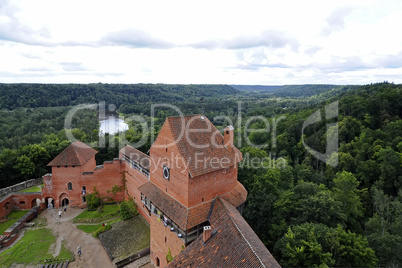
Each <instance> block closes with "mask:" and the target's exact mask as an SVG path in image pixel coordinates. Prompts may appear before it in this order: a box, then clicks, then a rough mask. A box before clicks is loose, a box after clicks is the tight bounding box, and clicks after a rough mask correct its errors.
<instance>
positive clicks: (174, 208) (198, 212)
mask: <svg viewBox="0 0 402 268" xmlns="http://www.w3.org/2000/svg"><path fill="white" fill-rule="evenodd" d="M139 190H140V192H142V193H143V194H144V195H145V196H146V197H147V198H148V199H149V200H151V202H152V203H153V204H154V205H155V206H156V207H157V208H158V209H160V210H161V211H162V212H163V213H164V214H166V216H167V217H168V218H170V219H171V220H172V221H174V222H175V223H176V224H177V225H178V226H179V227H180V228H181V229H183V230H188V229H190V228H192V227H194V226H196V225H198V224H200V223H203V222H205V221H207V220H208V215H209V214H210V212H211V207H212V202H213V200H209V201H207V202H203V203H201V204H199V205H196V206H193V207H190V208H186V207H185V206H183V205H182V204H181V203H180V202H178V201H177V200H176V199H174V198H173V197H171V196H170V195H169V194H167V193H166V192H164V191H163V190H161V189H160V188H159V187H158V186H156V185H155V184H154V183H152V182H150V181H149V182H147V183H145V184H144V185H142V186H140V187H139ZM221 197H222V198H223V199H225V200H227V201H228V202H229V203H230V204H232V205H233V206H235V207H237V206H240V205H241V204H243V203H244V202H246V198H247V191H246V189H245V188H244V186H243V185H242V184H241V183H240V182H237V185H236V187H235V189H233V190H232V191H230V192H229V193H227V194H225V195H222V196H221Z"/></svg>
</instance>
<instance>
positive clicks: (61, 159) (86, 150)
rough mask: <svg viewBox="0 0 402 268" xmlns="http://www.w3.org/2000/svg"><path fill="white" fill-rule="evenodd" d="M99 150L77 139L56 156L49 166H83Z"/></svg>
mask: <svg viewBox="0 0 402 268" xmlns="http://www.w3.org/2000/svg"><path fill="white" fill-rule="evenodd" d="M97 152H98V151H96V150H95V149H92V148H91V147H89V146H88V145H86V144H85V143H82V142H80V141H76V142H74V143H72V144H70V145H69V146H68V147H67V148H66V149H64V151H62V152H61V153H60V154H59V155H58V156H56V157H55V158H54V159H53V160H52V161H51V162H50V163H49V164H48V166H82V165H84V164H85V163H86V162H88V161H89V160H90V159H91V158H92V157H94V156H95V154H96V153H97Z"/></svg>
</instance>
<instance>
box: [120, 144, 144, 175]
mask: <svg viewBox="0 0 402 268" xmlns="http://www.w3.org/2000/svg"><path fill="white" fill-rule="evenodd" d="M120 152H121V153H122V154H123V155H125V156H126V157H128V158H129V159H131V160H132V161H134V162H136V163H137V164H139V165H140V166H142V167H143V168H145V169H147V170H149V155H147V154H144V153H143V152H141V151H140V150H137V149H135V148H134V147H132V146H130V145H127V146H125V147H124V148H122V149H121V150H120Z"/></svg>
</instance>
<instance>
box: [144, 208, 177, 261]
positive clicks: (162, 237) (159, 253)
mask: <svg viewBox="0 0 402 268" xmlns="http://www.w3.org/2000/svg"><path fill="white" fill-rule="evenodd" d="M150 244H151V261H152V262H153V264H154V265H155V266H156V258H158V259H159V266H160V267H166V266H167V260H166V255H167V254H168V251H169V249H170V252H171V254H172V256H173V257H175V256H177V255H178V254H179V253H180V251H181V250H182V248H183V247H184V246H185V245H184V242H183V241H182V240H181V239H180V238H178V237H177V235H176V233H175V232H172V231H170V228H169V227H165V226H164V224H163V221H162V220H161V221H158V220H157V217H156V215H154V214H152V216H151V241H150Z"/></svg>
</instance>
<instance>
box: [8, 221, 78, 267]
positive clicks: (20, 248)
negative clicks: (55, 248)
mask: <svg viewBox="0 0 402 268" xmlns="http://www.w3.org/2000/svg"><path fill="white" fill-rule="evenodd" d="M55 242H56V238H55V237H54V236H53V235H52V233H51V231H50V230H49V229H46V228H40V229H33V230H26V232H25V234H24V236H23V237H22V238H21V240H20V241H18V242H17V244H15V245H14V246H13V247H12V248H9V249H7V250H5V251H4V252H2V253H1V254H0V263H1V267H11V266H12V264H13V263H18V264H38V263H40V262H43V261H44V260H46V259H53V256H52V255H51V254H50V253H47V252H48V251H49V247H50V246H51V245H52V244H53V243H55ZM58 257H59V258H66V259H70V258H72V257H73V255H72V254H71V253H70V252H69V251H67V250H66V249H65V247H64V246H63V247H62V250H61V252H60V255H59V256H58Z"/></svg>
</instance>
